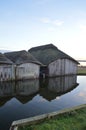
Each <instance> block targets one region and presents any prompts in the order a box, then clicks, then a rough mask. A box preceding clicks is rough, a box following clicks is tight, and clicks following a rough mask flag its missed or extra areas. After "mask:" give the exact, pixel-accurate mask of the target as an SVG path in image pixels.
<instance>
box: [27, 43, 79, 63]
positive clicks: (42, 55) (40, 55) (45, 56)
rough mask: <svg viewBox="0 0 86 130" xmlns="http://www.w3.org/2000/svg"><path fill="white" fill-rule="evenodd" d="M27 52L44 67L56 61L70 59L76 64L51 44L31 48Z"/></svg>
mask: <svg viewBox="0 0 86 130" xmlns="http://www.w3.org/2000/svg"><path fill="white" fill-rule="evenodd" d="M29 52H30V53H31V54H32V55H33V56H34V57H35V58H36V59H37V60H39V61H40V62H41V63H42V64H44V65H48V64H50V63H51V62H53V61H55V60H57V59H70V60H73V61H74V62H76V63H77V64H78V62H77V61H76V60H75V59H73V58H72V57H70V56H69V55H67V54H65V53H64V52H62V51H61V50H59V49H58V48H57V47H56V46H54V45H53V44H48V45H43V46H38V47H33V48H31V49H30V50H29Z"/></svg>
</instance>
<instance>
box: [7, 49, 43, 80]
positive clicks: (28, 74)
mask: <svg viewBox="0 0 86 130" xmlns="http://www.w3.org/2000/svg"><path fill="white" fill-rule="evenodd" d="M5 56H6V57H7V58H9V59H10V60H11V61H12V62H13V63H15V65H16V68H15V79H16V80H22V79H31V78H32V79H34V78H39V72H40V65H41V63H40V62H38V61H37V60H36V59H35V58H34V57H33V56H32V55H31V54H30V53H28V52H27V51H25V50H22V51H14V52H8V53H5Z"/></svg>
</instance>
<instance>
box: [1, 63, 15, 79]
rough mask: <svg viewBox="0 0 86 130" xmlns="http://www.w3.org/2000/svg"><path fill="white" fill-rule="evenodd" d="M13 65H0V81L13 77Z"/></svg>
mask: <svg viewBox="0 0 86 130" xmlns="http://www.w3.org/2000/svg"><path fill="white" fill-rule="evenodd" d="M14 72H15V68H14V65H6V64H3V65H0V81H9V80H14V79H15V73H14Z"/></svg>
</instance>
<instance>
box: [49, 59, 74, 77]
mask: <svg viewBox="0 0 86 130" xmlns="http://www.w3.org/2000/svg"><path fill="white" fill-rule="evenodd" d="M48 68H49V76H50V77H52V76H60V75H69V74H76V73H77V64H76V63H75V62H73V61H72V60H70V59H58V60H56V61H54V62H52V63H50V64H49V66H48Z"/></svg>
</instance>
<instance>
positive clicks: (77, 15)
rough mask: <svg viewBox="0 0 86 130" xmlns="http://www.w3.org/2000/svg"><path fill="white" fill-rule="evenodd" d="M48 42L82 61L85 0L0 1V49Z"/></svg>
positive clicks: (85, 49) (85, 34) (85, 40)
mask: <svg viewBox="0 0 86 130" xmlns="http://www.w3.org/2000/svg"><path fill="white" fill-rule="evenodd" d="M50 43H52V44H54V45H55V46H57V47H58V49H60V50H62V51H63V52H65V53H67V54H69V55H70V56H72V57H73V58H76V59H81V58H82V59H86V0H0V50H1V49H4V50H11V51H19V50H28V49H30V48H31V47H35V46H40V45H45V44H50Z"/></svg>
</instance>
